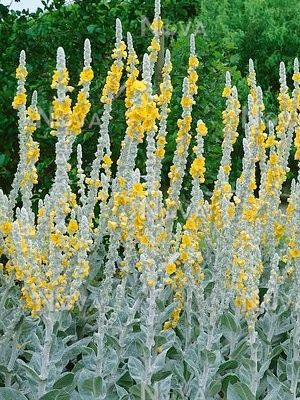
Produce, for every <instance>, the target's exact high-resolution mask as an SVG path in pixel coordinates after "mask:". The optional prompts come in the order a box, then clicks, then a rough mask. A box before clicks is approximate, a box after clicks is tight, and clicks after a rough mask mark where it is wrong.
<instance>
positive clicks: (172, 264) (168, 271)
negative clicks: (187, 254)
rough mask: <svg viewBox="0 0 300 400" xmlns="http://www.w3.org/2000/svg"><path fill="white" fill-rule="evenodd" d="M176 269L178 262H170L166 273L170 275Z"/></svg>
mask: <svg viewBox="0 0 300 400" xmlns="http://www.w3.org/2000/svg"><path fill="white" fill-rule="evenodd" d="M175 271H176V264H175V263H170V264H168V265H167V266H166V273H167V274H168V275H171V274H173V273H174V272H175Z"/></svg>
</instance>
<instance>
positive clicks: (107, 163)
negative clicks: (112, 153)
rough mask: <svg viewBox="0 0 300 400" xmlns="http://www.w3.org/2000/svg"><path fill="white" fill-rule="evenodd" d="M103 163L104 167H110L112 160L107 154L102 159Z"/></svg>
mask: <svg viewBox="0 0 300 400" xmlns="http://www.w3.org/2000/svg"><path fill="white" fill-rule="evenodd" d="M103 163H104V165H105V166H106V167H110V166H111V165H112V160H111V158H110V157H109V155H108V154H105V156H104V157H103Z"/></svg>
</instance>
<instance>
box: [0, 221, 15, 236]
mask: <svg viewBox="0 0 300 400" xmlns="http://www.w3.org/2000/svg"><path fill="white" fill-rule="evenodd" d="M0 231H1V232H2V233H3V234H4V235H6V236H7V235H8V234H9V233H10V232H11V231H12V223H11V222H2V223H1V224H0Z"/></svg>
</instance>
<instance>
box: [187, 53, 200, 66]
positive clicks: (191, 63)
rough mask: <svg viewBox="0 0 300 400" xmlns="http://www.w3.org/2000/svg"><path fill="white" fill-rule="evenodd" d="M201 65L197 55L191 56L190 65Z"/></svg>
mask: <svg viewBox="0 0 300 400" xmlns="http://www.w3.org/2000/svg"><path fill="white" fill-rule="evenodd" d="M198 65H199V61H198V58H197V57H196V56H190V58H189V67H192V68H197V67H198Z"/></svg>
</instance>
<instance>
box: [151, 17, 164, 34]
mask: <svg viewBox="0 0 300 400" xmlns="http://www.w3.org/2000/svg"><path fill="white" fill-rule="evenodd" d="M163 25H164V23H163V21H162V20H161V19H160V18H155V19H154V20H153V22H152V24H151V28H152V29H153V30H154V31H158V30H160V29H161V28H162V27H163Z"/></svg>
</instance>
